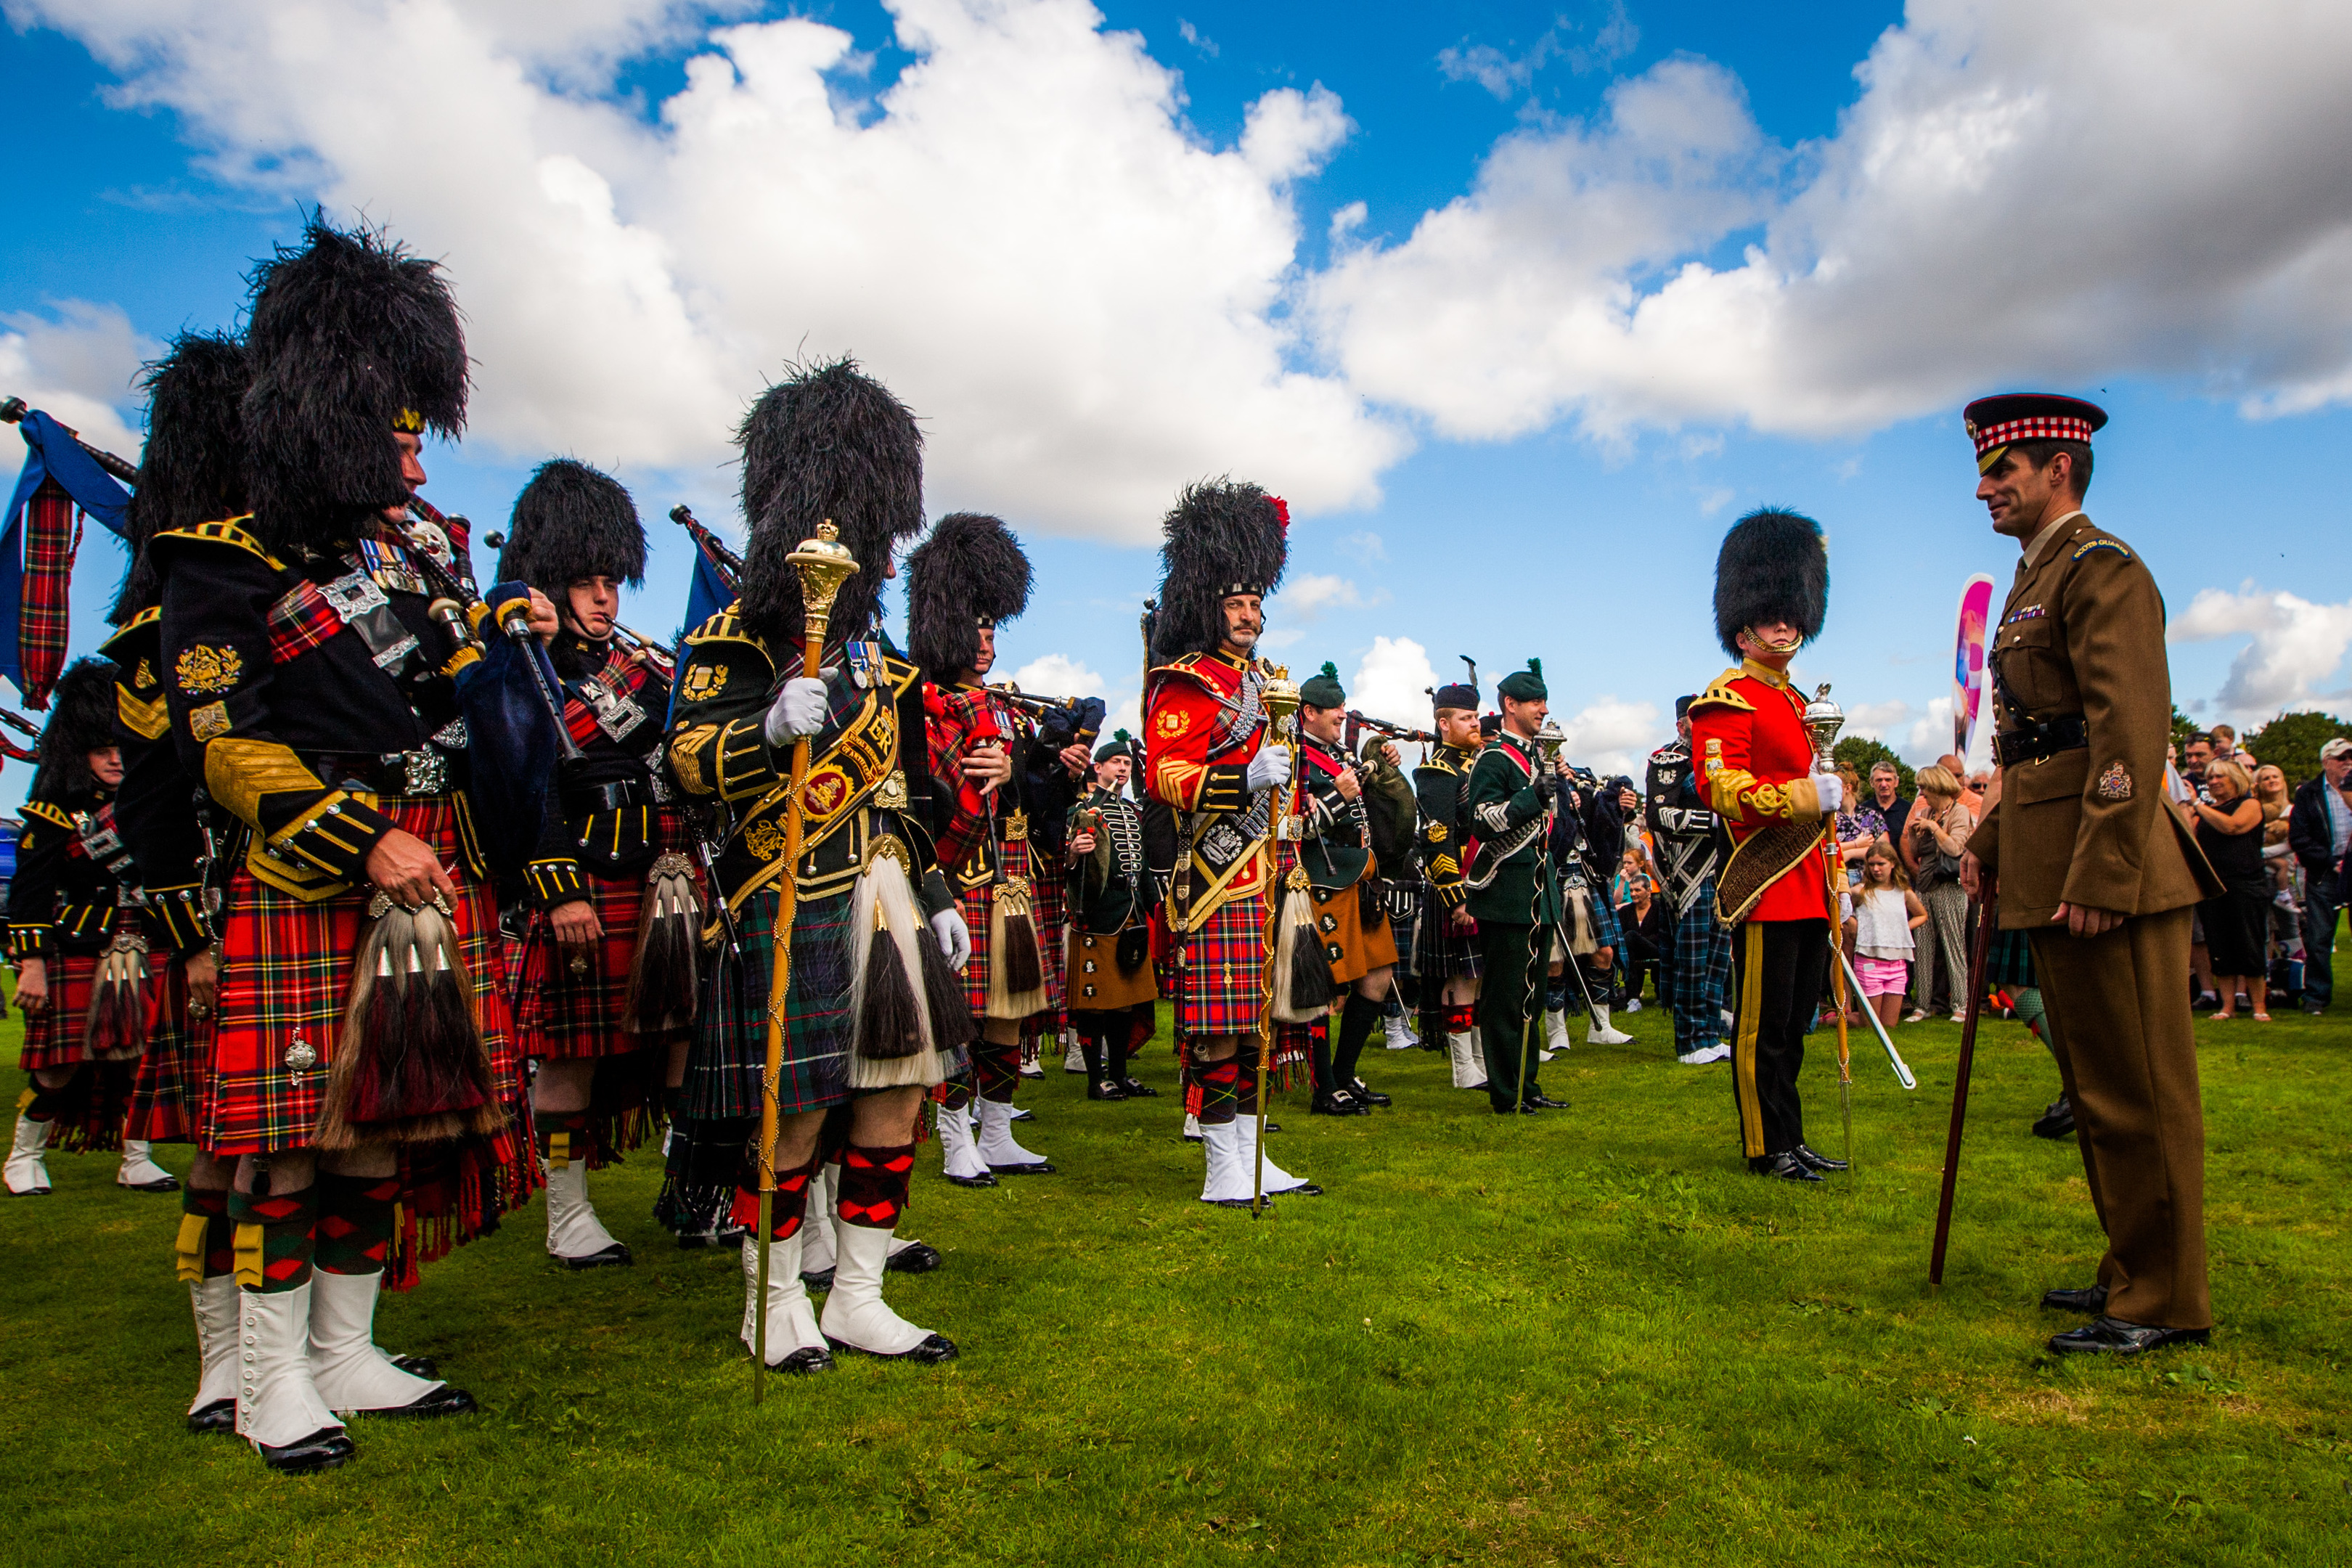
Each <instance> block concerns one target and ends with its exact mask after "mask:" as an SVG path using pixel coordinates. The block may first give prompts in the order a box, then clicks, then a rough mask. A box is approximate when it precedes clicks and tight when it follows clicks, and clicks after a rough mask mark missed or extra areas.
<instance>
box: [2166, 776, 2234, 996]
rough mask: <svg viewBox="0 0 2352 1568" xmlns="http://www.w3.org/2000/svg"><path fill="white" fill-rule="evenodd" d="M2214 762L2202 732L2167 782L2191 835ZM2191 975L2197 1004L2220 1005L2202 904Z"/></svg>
mask: <svg viewBox="0 0 2352 1568" xmlns="http://www.w3.org/2000/svg"><path fill="white" fill-rule="evenodd" d="M2212 760H2213V737H2212V736H2210V735H2209V734H2207V733H2206V732H2205V731H2202V730H2196V731H2190V732H2189V738H2188V739H2187V740H2185V741H2183V742H2180V767H2179V772H2178V773H2177V774H2175V775H2174V777H2173V778H2172V779H2170V780H2168V784H2169V786H2170V787H2169V789H2168V794H2169V795H2171V797H2172V802H2173V809H2174V810H2175V811H2176V812H2178V813H2179V816H2180V820H2181V821H2182V822H2183V823H2185V824H2187V826H2188V827H2189V831H2190V832H2191V833H2194V832H2196V831H2197V802H2198V800H2199V798H2200V794H2201V792H2202V790H2203V787H2204V784H2205V764H2206V763H2210V762H2211V761H2212ZM2189 973H2191V974H2193V975H2194V976H2196V979H2197V1002H2198V1005H2200V1006H2202V1005H2207V1004H2209V1003H2210V1004H2213V1005H2219V1003H2220V1000H2221V999H2220V998H2219V997H2217V996H2215V995H2214V994H2213V963H2212V956H2211V954H2210V953H2209V952H2207V951H2206V947H2205V910H2204V906H2202V905H2201V904H2200V906H2198V907H2197V908H2196V909H2195V910H2192V911H2190V914H2189Z"/></svg>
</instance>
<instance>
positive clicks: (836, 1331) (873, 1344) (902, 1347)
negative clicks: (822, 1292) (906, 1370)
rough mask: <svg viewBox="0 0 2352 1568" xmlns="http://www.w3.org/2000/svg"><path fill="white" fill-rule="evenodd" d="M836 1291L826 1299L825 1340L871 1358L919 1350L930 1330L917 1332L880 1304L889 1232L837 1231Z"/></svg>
mask: <svg viewBox="0 0 2352 1568" xmlns="http://www.w3.org/2000/svg"><path fill="white" fill-rule="evenodd" d="M833 1241H834V1266H833V1290H832V1292H831V1293H830V1294H828V1295H827V1296H826V1297H825V1299H824V1320H823V1323H822V1327H823V1328H824V1337H825V1338H826V1339H828V1340H832V1341H834V1342H836V1343H839V1344H845V1345H847V1346H848V1347H849V1348H850V1349H852V1350H860V1351H864V1352H866V1353H867V1354H869V1355H882V1356H900V1355H906V1354H907V1353H908V1352H911V1351H916V1350H919V1349H921V1348H922V1346H923V1344H924V1342H926V1341H928V1340H929V1339H930V1338H931V1337H932V1336H931V1331H929V1329H920V1328H917V1327H916V1326H915V1325H914V1324H912V1323H910V1322H908V1321H907V1320H906V1319H904V1318H902V1317H900V1316H899V1315H898V1313H896V1312H894V1311H892V1310H890V1309H889V1308H888V1307H887V1306H886V1305H884V1303H883V1300H882V1271H883V1269H884V1268H885V1267H886V1266H887V1264H888V1263H889V1261H890V1233H889V1232H888V1231H887V1230H877V1229H875V1228H874V1227H873V1226H865V1225H844V1226H835V1230H834V1237H833Z"/></svg>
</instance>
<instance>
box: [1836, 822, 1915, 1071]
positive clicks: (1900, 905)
mask: <svg viewBox="0 0 2352 1568" xmlns="http://www.w3.org/2000/svg"><path fill="white" fill-rule="evenodd" d="M1925 923H1927V905H1925V904H1923V903H1921V902H1920V901H1919V895H1918V894H1916V893H1915V892H1913V891H1912V890H1911V879H1910V878H1909V877H1907V876H1906V875H1905V874H1904V871H1903V858H1902V857H1901V856H1899V855H1897V854H1896V853H1895V843H1894V840H1892V839H1890V838H1888V837H1886V836H1885V835H1884V834H1881V835H1880V836H1879V837H1878V838H1877V840H1876V841H1875V842H1874V843H1873V844H1872V845H1871V847H1869V848H1868V849H1867V850H1865V851H1864V854H1863V858H1862V886H1861V887H1860V888H1858V889H1855V890H1854V895H1853V925H1852V926H1851V927H1850V928H1849V930H1848V932H1847V935H1848V938H1849V940H1850V941H1851V942H1852V944H1853V954H1854V963H1853V966H1854V970H1855V973H1857V975H1858V976H1859V977H1860V978H1861V981H1862V995H1863V1001H1864V1004H1865V1005H1868V1006H1869V1007H1870V1008H1871V1009H1872V1010H1873V1011H1874V1012H1876V1013H1877V1015H1878V1021H1879V1022H1880V1023H1882V1024H1884V1025H1885V1026H1887V1027H1888V1028H1890V1029H1891V1028H1893V1027H1894V1026H1895V1024H1896V1023H1897V1022H1898V1021H1899V1020H1900V1019H1901V1018H1902V1016H1903V991H1904V987H1905V986H1906V984H1908V983H1909V980H1910V963H1911V955H1912V953H1913V952H1914V951H1915V949H1916V942H1915V940H1914V938H1913V937H1912V935H1911V933H1912V932H1913V931H1917V930H1918V929H1919V927H1920V926H1922V925H1924V924H1925Z"/></svg>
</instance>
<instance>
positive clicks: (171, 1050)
mask: <svg viewBox="0 0 2352 1568" xmlns="http://www.w3.org/2000/svg"><path fill="white" fill-rule="evenodd" d="M147 996H148V1011H147V1019H148V1022H147V1048H146V1050H144V1051H142V1052H141V1053H140V1057H139V1072H138V1076H137V1077H136V1078H134V1079H132V1080H131V1118H130V1120H129V1121H127V1122H126V1123H125V1124H124V1126H123V1129H122V1135H123V1136H124V1137H126V1138H143V1139H145V1140H146V1141H147V1142H151V1143H188V1142H194V1140H195V1136H196V1093H197V1085H198V1083H199V1081H200V1080H201V1079H202V1077H203V1074H204V1068H205V1063H204V1061H203V1058H204V1056H205V1054H206V1053H209V1052H210V1051H211V1049H212V1025H211V1023H210V1022H209V1021H207V1022H205V1023H203V1024H197V1023H194V1022H192V1021H191V1020H190V1019H189V1017H188V975H187V971H186V970H185V969H184V968H182V967H181V964H180V961H179V960H178V959H176V958H173V956H172V955H171V954H170V953H168V952H151V953H149V954H148V955H147Z"/></svg>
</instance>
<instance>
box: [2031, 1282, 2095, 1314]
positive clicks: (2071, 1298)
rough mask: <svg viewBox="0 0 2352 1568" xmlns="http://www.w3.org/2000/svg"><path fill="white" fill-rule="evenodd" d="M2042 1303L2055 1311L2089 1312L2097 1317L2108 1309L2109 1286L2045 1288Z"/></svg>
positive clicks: (2046, 1307) (2047, 1308)
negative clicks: (2069, 1288) (2074, 1288)
mask: <svg viewBox="0 0 2352 1568" xmlns="http://www.w3.org/2000/svg"><path fill="white" fill-rule="evenodd" d="M2042 1306H2043V1307H2044V1308H2045V1309H2046V1310H2050V1311H2053V1312H2088V1313H2090V1314H2091V1315H2092V1316H2093V1317H2097V1316H2099V1315H2100V1314H2101V1313H2103V1312H2105V1310H2107V1288H2106V1287H2105V1285H2085V1286H2084V1287H2083V1288H2082V1289H2079V1290H2044V1291H2043V1292H2042Z"/></svg>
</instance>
